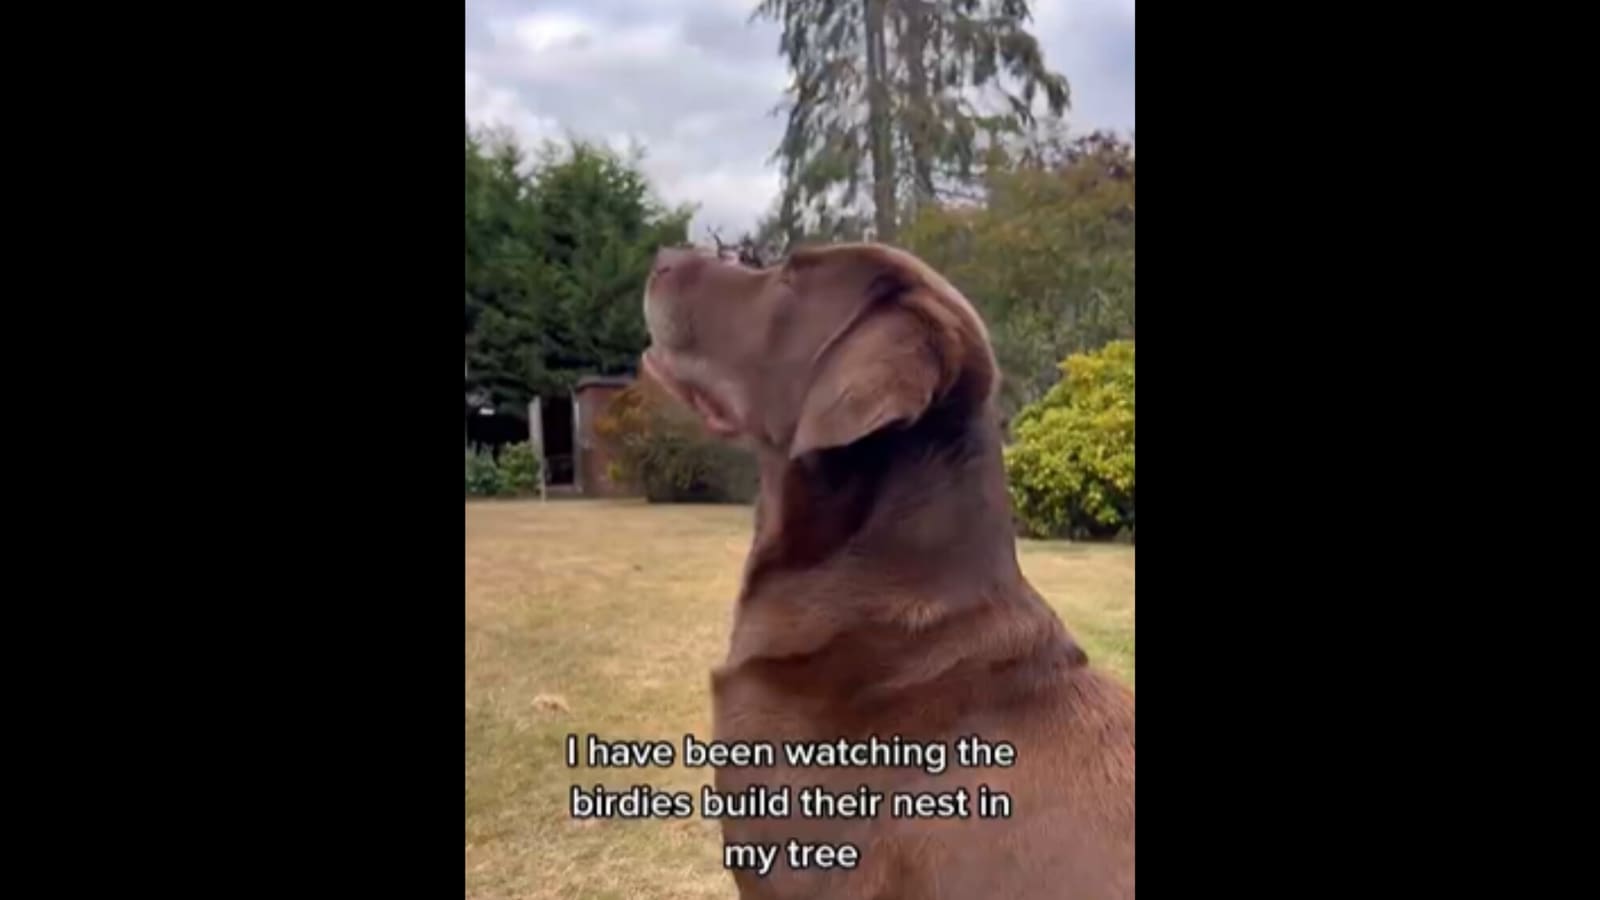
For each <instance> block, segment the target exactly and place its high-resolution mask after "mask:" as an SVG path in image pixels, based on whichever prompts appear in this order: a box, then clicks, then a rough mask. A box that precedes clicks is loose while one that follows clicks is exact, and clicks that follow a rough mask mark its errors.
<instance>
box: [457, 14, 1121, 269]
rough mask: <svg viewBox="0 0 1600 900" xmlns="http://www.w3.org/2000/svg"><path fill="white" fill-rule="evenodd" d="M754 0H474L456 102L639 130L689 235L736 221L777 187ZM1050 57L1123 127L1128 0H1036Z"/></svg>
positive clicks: (767, 49) (1090, 119)
mask: <svg viewBox="0 0 1600 900" xmlns="http://www.w3.org/2000/svg"><path fill="white" fill-rule="evenodd" d="M754 8H755V0H587V2H583V0H472V2H469V3H468V4H467V8H466V113H467V118H468V120H469V121H471V122H472V123H473V124H474V125H488V124H499V125H503V126H505V127H507V128H510V129H511V130H513V131H514V132H515V133H516V134H517V135H518V136H519V137H520V138H521V139H522V140H524V141H526V142H527V143H529V144H536V143H538V142H540V141H542V140H545V139H550V138H556V139H559V138H560V137H562V136H563V135H565V134H573V135H577V136H581V137H585V138H589V139H593V140H602V141H605V142H607V143H610V144H612V145H613V146H616V147H618V149H623V148H625V147H626V146H627V145H628V144H629V143H630V142H637V143H638V144H640V145H642V146H643V147H644V148H645V150H646V155H645V157H644V161H643V163H642V165H643V168H644V170H645V173H646V174H647V175H648V176H649V177H650V179H651V183H652V184H653V185H655V187H656V190H657V192H658V193H659V195H660V199H661V200H663V201H664V202H666V203H669V204H672V205H678V204H683V203H697V204H698V205H699V207H700V209H699V213H698V214H697V215H696V217H695V220H694V225H693V229H694V231H693V236H694V237H696V238H700V237H703V236H704V235H705V232H706V230H707V229H709V228H719V229H721V230H722V232H723V233H724V234H725V235H729V236H732V235H737V234H738V233H739V232H741V231H743V230H744V229H747V228H750V227H752V226H753V225H754V224H755V222H756V220H757V219H758V218H759V217H760V216H761V215H762V214H763V213H765V212H766V211H767V210H768V209H769V208H770V206H771V204H772V202H773V201H774V199H775V198H776V196H777V191H778V184H779V180H778V176H777V172H776V170H775V168H773V167H772V165H770V163H769V160H770V157H771V155H772V151H773V149H774V148H775V147H776V146H777V143H778V139H779V137H780V136H781V135H782V131H783V124H782V122H781V121H780V120H779V119H778V118H777V117H775V116H773V115H772V114H771V113H772V110H773V108H774V107H775V106H776V105H777V104H778V102H779V101H780V100H781V99H782V90H783V86H784V85H786V84H787V83H788V77H787V73H786V72H785V69H784V66H783V63H782V60H781V59H780V58H779V56H778V52H777V51H778V33H779V29H778V26H777V25H776V24H774V23H771V22H766V21H756V22H750V21H749V17H750V11H751V10H752V9H754ZM1033 8H1034V13H1035V28H1034V31H1035V33H1036V34H1037V35H1038V36H1039V39H1040V41H1041V43H1042V44H1043V45H1044V48H1045V55H1046V56H1045V58H1046V60H1047V62H1049V63H1050V65H1051V66H1053V67H1054V68H1056V69H1058V70H1060V71H1062V72H1063V73H1065V74H1066V76H1067V79H1068V81H1069V82H1070V83H1071V85H1072V92H1073V113H1072V116H1071V121H1072V123H1073V125H1074V127H1076V128H1078V129H1080V130H1087V129H1089V128H1093V127H1114V128H1117V129H1120V130H1128V129H1131V128H1132V127H1133V115H1134V112H1133V17H1134V13H1133V3H1132V0H1070V2H1068V0H1035V2H1034V4H1033Z"/></svg>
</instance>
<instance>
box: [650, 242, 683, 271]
mask: <svg viewBox="0 0 1600 900" xmlns="http://www.w3.org/2000/svg"><path fill="white" fill-rule="evenodd" d="M688 256H689V251H687V250H684V249H683V248H681V247H662V248H661V249H660V250H657V251H656V261H655V266H654V267H653V268H652V269H651V273H652V274H654V275H656V276H661V275H665V274H667V273H668V272H671V271H672V270H673V269H675V268H677V267H679V266H681V265H683V262H684V260H685V259H686V258H687V257H688Z"/></svg>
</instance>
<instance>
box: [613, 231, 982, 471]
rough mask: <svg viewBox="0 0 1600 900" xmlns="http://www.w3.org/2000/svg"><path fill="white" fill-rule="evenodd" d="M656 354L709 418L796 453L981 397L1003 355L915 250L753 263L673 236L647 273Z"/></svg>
mask: <svg viewBox="0 0 1600 900" xmlns="http://www.w3.org/2000/svg"><path fill="white" fill-rule="evenodd" d="M644 312H645V321H646V323H647V324H648V326H649V329H650V337H651V346H650V349H649V350H647V351H646V352H645V356H644V361H643V362H644V368H645V370H646V371H647V372H648V373H649V374H650V375H652V376H653V377H654V378H655V379H656V380H657V381H659V382H661V383H662V384H663V385H664V386H665V387H666V388H667V389H668V391H670V392H671V393H672V394H673V395H674V396H675V397H677V398H678V399H679V400H680V401H682V402H683V403H685V404H686V405H688V406H689V407H691V408H692V409H694V410H695V411H696V412H697V413H699V415H700V417H701V419H702V420H703V421H704V422H705V424H706V427H707V428H708V429H710V430H711V431H713V432H715V433H717V434H720V435H723V436H726V437H734V436H741V437H744V438H747V439H749V440H751V441H753V442H755V443H756V445H757V446H758V447H761V448H764V449H767V450H771V451H777V452H780V453H782V454H784V455H785V456H787V457H789V458H791V459H795V458H799V457H801V456H803V455H805V454H807V453H810V452H813V451H818V450H825V449H828V448H831V447H842V446H846V445H849V444H852V443H854V442H856V441H858V440H860V439H861V438H864V437H866V436H867V435H869V434H872V433H874V432H878V431H881V430H883V429H888V428H903V427H907V426H910V425H912V424H913V423H915V422H916V421H917V420H918V419H919V418H920V417H922V416H923V415H924V414H925V413H927V412H928V411H929V410H930V409H931V408H934V407H935V406H940V405H951V404H955V405H960V406H963V407H971V408H973V409H976V408H977V407H979V406H981V405H983V404H984V403H986V402H987V401H988V400H989V398H990V397H991V396H992V394H993V392H994V388H995V386H996V382H997V380H998V379H997V374H996V373H997V368H996V366H995V360H994V353H993V350H992V349H991V348H990V345H989V338H988V333H987V331H986V330H985V328H984V326H983V321H982V320H981V319H980V318H979V317H978V314H977V313H976V312H975V311H974V310H973V308H972V305H971V304H970V303H968V302H967V300H966V298H964V297H962V296H961V294H960V293H959V292H958V291H956V289H955V288H954V287H952V286H951V285H950V284H949V282H947V281H946V280H945V279H944V278H943V277H941V276H940V275H939V274H938V273H936V272H934V271H933V270H932V269H931V268H929V267H928V266H927V265H926V264H924V263H923V262H922V261H920V260H918V259H917V258H916V257H914V256H912V255H911V254H909V253H906V252H904V251H901V250H896V249H893V248H890V247H885V246H880V245H872V244H845V245H837V246H830V247H820V248H812V249H804V250H798V251H796V252H795V253H793V254H792V255H791V256H790V257H789V258H788V259H787V260H785V261H784V262H783V263H781V264H779V265H775V266H772V267H770V268H765V269H754V268H747V267H745V266H741V265H738V264H737V263H734V262H730V261H726V260H724V259H721V258H719V257H718V256H717V255H714V254H709V253H705V252H701V251H696V250H693V249H678V248H673V249H664V250H662V251H660V252H659V253H658V254H657V256H656V260H655V267H654V271H653V274H652V275H651V276H650V279H649V281H648V282H647V283H646V286H645V297H644Z"/></svg>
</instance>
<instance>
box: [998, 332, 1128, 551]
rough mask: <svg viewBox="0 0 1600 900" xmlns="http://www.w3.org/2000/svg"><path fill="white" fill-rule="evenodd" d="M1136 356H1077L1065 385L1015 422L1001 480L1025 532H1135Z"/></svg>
mask: <svg viewBox="0 0 1600 900" xmlns="http://www.w3.org/2000/svg"><path fill="white" fill-rule="evenodd" d="M1133 358H1134V353H1133V342H1132V341H1114V342H1112V343H1110V344H1107V345H1106V346H1105V347H1103V348H1101V349H1100V350H1098V351H1095V352H1093V353H1081V354H1074V355H1073V356H1070V357H1068V358H1067V359H1066V361H1065V362H1063V363H1062V364H1061V371H1062V374H1063V376H1064V377H1063V378H1062V380H1061V381H1060V382H1059V383H1058V384H1056V386H1055V387H1053V388H1051V389H1050V392H1049V393H1047V394H1046V395H1045V396H1044V397H1043V398H1041V399H1040V400H1039V401H1038V402H1036V403H1033V404H1031V405H1029V406H1027V407H1026V408H1024V409H1023V410H1022V412H1021V413H1020V414H1019V415H1018V416H1017V419H1016V422H1015V423H1014V425H1013V433H1014V434H1015V438H1016V439H1015V441H1014V442H1013V443H1012V445H1011V446H1010V447H1007V448H1006V474H1007V476H1008V480H1009V483H1010V487H1011V502H1012V505H1013V506H1014V508H1015V509H1016V514H1017V518H1018V521H1019V522H1020V524H1021V526H1022V530H1023V531H1024V533H1026V534H1028V535H1031V536H1033V537H1052V538H1053V537H1072V538H1082V537H1091V538H1105V537H1111V536H1114V535H1116V534H1118V533H1119V532H1121V531H1123V530H1124V529H1126V530H1127V531H1128V533H1129V534H1130V535H1131V534H1132V531H1133V523H1134V501H1133V498H1134V477H1133V475H1134V465H1133V447H1134V440H1133V434H1134V426H1133V423H1134V364H1133Z"/></svg>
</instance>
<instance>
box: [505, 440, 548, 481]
mask: <svg viewBox="0 0 1600 900" xmlns="http://www.w3.org/2000/svg"><path fill="white" fill-rule="evenodd" d="M543 466H544V461H543V460H541V459H540V458H539V454H538V453H536V452H534V449H533V445H532V444H530V443H528V442H527V441H519V442H517V443H515V444H509V445H507V446H506V447H505V448H504V449H502V450H501V451H500V474H501V476H502V477H503V479H504V481H505V487H506V490H507V491H509V492H510V493H513V494H537V493H538V492H539V482H540V480H541V479H540V476H541V474H542V469H543Z"/></svg>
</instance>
